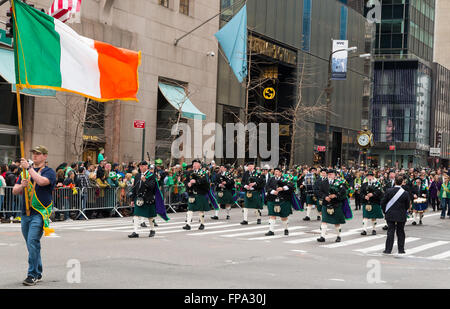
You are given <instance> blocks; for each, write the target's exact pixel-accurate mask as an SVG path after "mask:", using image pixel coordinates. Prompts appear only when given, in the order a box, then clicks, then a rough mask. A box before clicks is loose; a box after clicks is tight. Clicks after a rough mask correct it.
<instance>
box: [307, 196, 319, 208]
mask: <svg viewBox="0 0 450 309" xmlns="http://www.w3.org/2000/svg"><path fill="white" fill-rule="evenodd" d="M306 204H307V205H317V202H315V201H314V195H312V194H307V195H306Z"/></svg>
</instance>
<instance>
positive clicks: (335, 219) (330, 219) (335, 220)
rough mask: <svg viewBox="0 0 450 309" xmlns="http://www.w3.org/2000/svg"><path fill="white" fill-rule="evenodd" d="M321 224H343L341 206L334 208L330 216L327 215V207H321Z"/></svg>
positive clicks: (343, 218) (343, 217)
mask: <svg viewBox="0 0 450 309" xmlns="http://www.w3.org/2000/svg"><path fill="white" fill-rule="evenodd" d="M322 222H324V223H330V224H345V216H344V212H343V211H342V205H339V206H338V207H336V208H334V213H333V214H332V215H330V214H328V212H327V207H325V206H322Z"/></svg>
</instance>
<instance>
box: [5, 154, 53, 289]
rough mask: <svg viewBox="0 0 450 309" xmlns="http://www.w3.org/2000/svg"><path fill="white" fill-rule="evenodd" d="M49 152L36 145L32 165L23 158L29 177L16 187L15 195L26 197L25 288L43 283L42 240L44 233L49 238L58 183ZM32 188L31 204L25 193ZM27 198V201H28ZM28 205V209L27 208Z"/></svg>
mask: <svg viewBox="0 0 450 309" xmlns="http://www.w3.org/2000/svg"><path fill="white" fill-rule="evenodd" d="M47 157H48V150H47V148H46V147H45V146H36V147H34V148H33V149H32V161H33V164H32V165H30V164H29V162H28V161H27V160H26V159H25V158H22V159H21V164H20V166H21V168H22V169H23V170H26V172H24V173H26V174H27V178H26V179H22V177H20V178H19V180H18V181H17V183H16V184H15V185H14V188H13V194H14V195H23V197H24V198H23V199H22V201H23V202H22V217H21V218H22V219H21V226H22V234H23V237H24V238H25V242H26V244H27V249H28V274H27V278H26V279H25V280H24V281H23V284H24V285H27V286H31V285H35V284H36V282H39V281H41V280H42V271H43V267H42V260H41V237H42V234H43V232H45V235H49V234H50V233H51V232H52V230H51V229H50V228H49V215H50V213H51V207H52V204H53V201H52V191H53V188H54V187H55V183H56V174H55V171H54V170H53V169H51V168H49V167H48V166H46V165H45V162H46V160H47ZM25 188H28V189H29V191H28V192H29V195H28V196H29V197H30V198H29V199H28V201H29V203H30V204H28V205H27V203H26V202H25V192H26V189H25ZM28 196H27V198H28ZM27 206H28V209H27Z"/></svg>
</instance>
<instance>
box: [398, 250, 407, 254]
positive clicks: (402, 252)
mask: <svg viewBox="0 0 450 309" xmlns="http://www.w3.org/2000/svg"><path fill="white" fill-rule="evenodd" d="M398 254H406V252H405V250H398Z"/></svg>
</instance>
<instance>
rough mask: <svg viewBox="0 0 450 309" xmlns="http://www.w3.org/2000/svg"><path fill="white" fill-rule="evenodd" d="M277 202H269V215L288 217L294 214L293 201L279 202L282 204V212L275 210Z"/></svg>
mask: <svg viewBox="0 0 450 309" xmlns="http://www.w3.org/2000/svg"><path fill="white" fill-rule="evenodd" d="M275 205H276V203H275V202H267V209H268V210H269V216H274V217H281V218H287V217H288V216H289V215H292V203H291V202H289V201H282V202H280V203H279V205H280V206H281V211H280V212H278V213H277V212H275V210H274V208H275Z"/></svg>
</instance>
